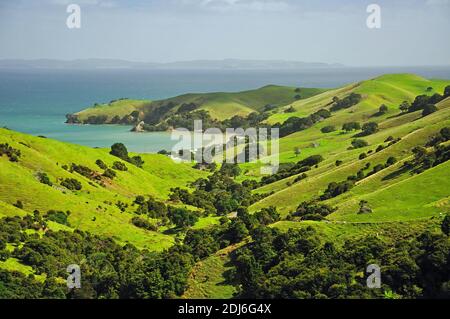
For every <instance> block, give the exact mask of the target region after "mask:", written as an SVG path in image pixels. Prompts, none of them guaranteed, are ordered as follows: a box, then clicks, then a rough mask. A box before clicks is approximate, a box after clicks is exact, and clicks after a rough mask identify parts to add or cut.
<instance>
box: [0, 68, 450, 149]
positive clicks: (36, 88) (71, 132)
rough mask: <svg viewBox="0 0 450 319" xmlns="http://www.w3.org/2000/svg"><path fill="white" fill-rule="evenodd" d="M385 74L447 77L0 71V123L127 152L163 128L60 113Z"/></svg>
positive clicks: (148, 145)
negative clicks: (78, 119)
mask: <svg viewBox="0 0 450 319" xmlns="http://www.w3.org/2000/svg"><path fill="white" fill-rule="evenodd" d="M385 73H417V74H419V75H422V76H425V77H432V78H446V79H450V67H427V68H425V67H411V68H376V69H375V68H339V69H330V70H309V71H292V72H289V71H280V72H276V71H231V70H230V71H148V70H147V71H139V70H133V71H131V70H95V71H67V70H32V71H28V70H0V126H6V127H8V128H10V129H13V130H17V131H21V132H24V133H29V134H33V135H44V136H46V137H49V138H54V139H58V140H61V141H66V142H71V143H77V144H82V145H87V146H92V147H109V146H110V145H112V144H113V143H116V142H122V143H124V144H125V145H126V146H127V147H128V149H129V150H130V151H133V152H157V151H159V150H161V149H167V150H169V149H171V148H172V146H173V145H174V144H175V143H176V141H171V139H170V134H169V133H143V134H140V133H132V132H130V127H127V126H109V125H102V126H92V125H88V126H76V125H66V124H64V121H65V114H67V113H74V112H77V111H79V110H81V109H83V108H86V107H88V106H90V105H93V104H94V103H102V102H108V101H110V100H113V99H117V98H124V97H127V98H136V99H153V100H156V99H162V98H166V97H170V96H175V95H179V94H184V93H189V92H215V91H227V92H231V91H241V90H248V89H254V88H258V87H261V86H264V85H268V84H278V85H290V86H295V87H321V88H333V87H338V86H342V85H345V84H348V83H352V82H355V81H360V80H365V79H368V78H371V77H375V76H378V75H381V74H385Z"/></svg>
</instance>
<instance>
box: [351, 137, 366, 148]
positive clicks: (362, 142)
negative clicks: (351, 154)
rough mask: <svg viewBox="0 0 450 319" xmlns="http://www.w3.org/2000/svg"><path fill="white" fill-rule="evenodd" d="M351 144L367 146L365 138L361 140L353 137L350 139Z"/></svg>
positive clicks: (354, 146) (360, 146)
mask: <svg viewBox="0 0 450 319" xmlns="http://www.w3.org/2000/svg"><path fill="white" fill-rule="evenodd" d="M352 146H353V148H362V147H366V146H369V143H367V142H366V141H365V140H362V139H354V140H353V141H352Z"/></svg>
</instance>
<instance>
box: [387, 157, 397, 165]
mask: <svg viewBox="0 0 450 319" xmlns="http://www.w3.org/2000/svg"><path fill="white" fill-rule="evenodd" d="M395 163H397V159H396V158H395V157H394V156H391V157H389V158H388V159H387V161H386V166H391V165H394V164H395Z"/></svg>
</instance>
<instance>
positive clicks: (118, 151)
mask: <svg viewBox="0 0 450 319" xmlns="http://www.w3.org/2000/svg"><path fill="white" fill-rule="evenodd" d="M109 154H111V155H113V156H116V157H118V158H121V159H123V160H125V161H127V160H128V150H127V148H126V146H125V145H123V144H122V143H115V144H113V145H112V146H111V152H109Z"/></svg>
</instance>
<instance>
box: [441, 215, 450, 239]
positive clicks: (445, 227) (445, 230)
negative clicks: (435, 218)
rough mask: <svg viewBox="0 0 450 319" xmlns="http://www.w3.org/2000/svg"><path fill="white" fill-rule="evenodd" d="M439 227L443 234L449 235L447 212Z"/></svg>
mask: <svg viewBox="0 0 450 319" xmlns="http://www.w3.org/2000/svg"><path fill="white" fill-rule="evenodd" d="M441 229H442V232H443V233H444V234H446V235H447V236H450V215H449V214H447V215H446V216H445V218H444V220H443V221H442V224H441Z"/></svg>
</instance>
